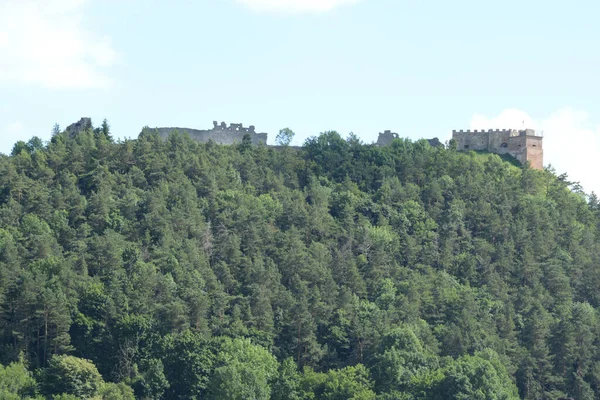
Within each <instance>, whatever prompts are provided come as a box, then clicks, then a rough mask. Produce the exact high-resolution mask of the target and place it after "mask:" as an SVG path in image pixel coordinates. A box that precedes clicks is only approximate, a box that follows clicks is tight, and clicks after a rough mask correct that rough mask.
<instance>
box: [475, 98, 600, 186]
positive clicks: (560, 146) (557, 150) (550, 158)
mask: <svg viewBox="0 0 600 400" xmlns="http://www.w3.org/2000/svg"><path fill="white" fill-rule="evenodd" d="M522 127H525V128H532V129H537V130H542V131H543V132H544V164H545V165H548V164H552V166H553V167H554V168H556V170H557V172H558V173H563V172H566V173H567V174H568V176H569V178H570V179H571V180H573V181H579V182H580V183H581V185H582V186H583V188H584V190H585V191H586V192H588V193H589V192H592V191H594V192H596V193H600V175H598V174H597V173H596V170H595V168H593V167H591V165H593V163H594V162H595V161H596V160H599V159H600V125H598V124H597V123H594V122H593V121H592V119H591V117H590V115H589V113H587V112H586V111H582V110H575V109H573V108H562V109H559V110H557V111H555V112H553V113H551V114H549V115H546V116H542V117H540V118H532V117H531V116H530V115H529V114H528V113H526V112H525V111H522V110H518V109H506V110H504V111H502V112H501V113H500V114H498V115H497V116H493V117H487V116H485V115H473V117H472V118H471V129H501V128H522Z"/></svg>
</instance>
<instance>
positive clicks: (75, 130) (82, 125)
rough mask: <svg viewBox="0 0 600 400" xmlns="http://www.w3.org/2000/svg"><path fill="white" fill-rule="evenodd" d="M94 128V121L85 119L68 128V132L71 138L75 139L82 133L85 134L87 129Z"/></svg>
mask: <svg viewBox="0 0 600 400" xmlns="http://www.w3.org/2000/svg"><path fill="white" fill-rule="evenodd" d="M91 128H92V119H91V118H87V117H83V118H81V119H80V120H79V121H78V122H75V123H74V124H71V125H69V126H67V129H66V132H67V133H68V134H69V137H71V138H73V137H75V136H77V135H78V134H79V133H80V132H83V131H85V130H87V129H91Z"/></svg>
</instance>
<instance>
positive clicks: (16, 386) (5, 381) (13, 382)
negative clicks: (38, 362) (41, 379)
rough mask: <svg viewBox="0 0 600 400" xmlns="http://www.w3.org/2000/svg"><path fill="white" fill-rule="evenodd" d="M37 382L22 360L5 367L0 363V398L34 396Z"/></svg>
mask: <svg viewBox="0 0 600 400" xmlns="http://www.w3.org/2000/svg"><path fill="white" fill-rule="evenodd" d="M36 390H37V383H36V381H35V379H33V377H32V375H31V373H30V372H29V371H27V368H26V367H25V364H24V363H23V361H19V362H16V363H12V364H10V365H8V366H6V367H4V366H2V365H0V398H2V399H3V400H20V399H31V398H33V396H35V394H36Z"/></svg>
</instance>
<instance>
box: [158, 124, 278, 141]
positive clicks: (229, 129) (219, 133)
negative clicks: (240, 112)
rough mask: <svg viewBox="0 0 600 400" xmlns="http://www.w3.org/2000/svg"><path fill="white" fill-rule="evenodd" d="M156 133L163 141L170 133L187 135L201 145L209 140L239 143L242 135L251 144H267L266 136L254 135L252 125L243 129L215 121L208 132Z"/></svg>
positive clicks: (166, 130)
mask: <svg viewBox="0 0 600 400" xmlns="http://www.w3.org/2000/svg"><path fill="white" fill-rule="evenodd" d="M156 131H157V132H158V134H159V135H160V136H161V137H162V138H164V139H166V138H168V137H169V134H170V133H171V132H174V131H177V132H179V133H184V134H188V135H190V137H191V138H192V139H194V140H197V141H199V142H202V143H207V142H208V141H209V140H212V141H214V142H216V143H218V144H234V143H240V142H241V141H242V139H243V138H244V135H249V136H250V140H251V141H252V144H267V134H266V133H256V129H255V128H254V125H250V126H249V127H248V128H244V127H243V126H242V124H230V125H229V126H227V124H226V123H225V122H221V124H218V123H217V121H213V129H209V130H199V129H189V128H156Z"/></svg>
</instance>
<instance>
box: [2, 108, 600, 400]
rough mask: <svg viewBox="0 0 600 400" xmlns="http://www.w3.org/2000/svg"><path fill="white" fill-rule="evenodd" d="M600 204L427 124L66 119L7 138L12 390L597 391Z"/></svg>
mask: <svg viewBox="0 0 600 400" xmlns="http://www.w3.org/2000/svg"><path fill="white" fill-rule="evenodd" d="M292 136H293V132H291V131H288V130H282V135H281V136H280V137H279V138H278V142H279V143H280V144H282V145H284V146H287V145H289V143H290V141H289V140H290V139H291V137H292ZM599 203H600V202H599V201H598V199H597V197H596V196H595V195H591V196H590V197H589V199H586V197H585V195H584V194H583V193H582V192H581V189H580V188H579V187H577V185H576V184H575V183H573V182H570V181H569V179H568V177H567V176H566V175H561V176H556V174H555V171H554V170H553V169H552V168H548V169H547V170H544V171H536V170H531V169H529V168H527V167H521V166H516V165H513V164H511V163H508V162H505V161H503V160H502V159H501V158H499V157H498V156H496V155H493V154H477V153H474V152H469V153H463V152H457V151H455V149H453V148H452V146H450V148H449V149H445V148H442V147H431V146H430V145H429V144H428V142H427V141H425V140H421V141H417V142H411V141H410V140H407V139H396V140H394V141H393V143H391V144H390V145H389V146H386V147H378V146H374V145H365V144H363V143H361V142H360V140H359V139H358V138H357V137H356V136H354V135H352V134H350V135H349V136H348V137H347V138H343V137H342V136H341V135H340V134H338V133H337V132H325V133H323V134H321V135H319V136H317V137H313V138H309V139H308V140H307V141H306V142H305V143H304V146H303V147H302V148H291V147H286V148H285V149H283V150H282V149H277V148H275V149H273V148H268V147H266V146H253V145H252V143H251V138H250V137H249V136H247V137H245V138H244V140H243V141H242V143H239V144H237V145H234V146H220V145H217V144H215V143H207V144H200V143H197V142H194V141H193V140H191V139H190V138H189V137H187V136H185V135H182V134H178V133H174V134H172V135H171V136H170V137H169V138H167V139H166V140H164V139H162V138H161V137H160V136H159V135H158V134H157V133H156V132H153V131H152V130H150V129H148V128H145V129H144V130H143V131H142V133H141V134H140V135H139V137H138V139H136V140H124V141H117V142H115V141H114V140H112V138H111V135H110V126H109V125H108V122H107V121H106V120H105V121H104V122H103V124H102V126H100V127H98V128H96V129H88V130H86V131H82V132H79V133H78V134H77V135H72V136H71V135H69V134H67V133H66V132H61V131H60V128H59V127H58V126H57V127H55V129H54V131H53V135H52V138H51V140H50V142H49V143H44V142H42V141H41V140H39V139H37V138H33V139H31V140H29V141H27V142H19V143H17V144H16V145H15V147H14V149H13V152H12V155H11V156H0V362H1V363H2V364H3V365H8V366H7V367H3V369H2V370H1V374H0V376H2V377H4V376H6V377H9V378H6V379H5V380H4V381H3V384H4V385H5V387H4V388H3V390H4V391H5V392H6V394H5V397H7V398H11V397H10V396H12V397H14V396H21V397H27V396H29V397H34V396H35V395H36V390H37V389H36V388H37V387H39V388H40V389H41V390H43V393H44V394H46V395H47V396H48V397H49V398H50V397H51V396H54V397H57V396H58V397H60V396H62V397H61V398H65V399H66V398H73V396H74V397H75V398H82V397H91V396H96V397H98V396H104V397H107V398H108V397H111V398H115V399H117V398H119V399H120V398H124V399H126V398H131V397H132V392H131V389H133V390H134V393H135V396H136V397H137V398H149V399H161V398H168V399H199V398H206V397H211V396H212V397H213V398H269V397H271V398H274V399H284V398H285V399H288V398H289V399H317V398H331V399H337V398H365V399H369V398H373V397H374V396H375V395H377V397H378V398H382V399H412V400H418V399H436V398H457V399H466V398H473V399H476V398H490V399H493V398H497V399H513V398H517V397H520V398H523V399H527V400H537V399H540V398H548V399H557V398H560V397H569V396H571V397H573V398H578V399H595V398H598V393H599V391H600V378H598V377H599V376H600V352H599V351H598V343H600V323H599V318H598V317H599V316H598V308H599V307H600V292H599V291H598V287H599V286H600V268H599V267H598V266H599V265H600V241H599V239H600V231H599V229H598V228H599V227H600V206H599ZM21 354H22V359H20V358H19V357H20V355H21ZM76 357H82V358H76ZM83 358H85V360H84V359H83ZM86 360H90V361H86ZM15 363H16V364H15ZM25 366H27V367H25ZM94 366H96V367H97V369H96V367H94ZM28 371H30V372H28ZM33 371H42V372H41V373H40V374H39V375H38V374H37V373H36V374H35V375H33V374H32V373H33ZM2 374H4V375H2ZM33 376H35V377H36V380H37V384H36V382H35V381H34V379H33ZM6 382H10V384H12V385H13V386H6V385H9V384H8V383H6ZM13 382H14V383H13ZM19 382H21V383H19ZM104 382H110V383H106V384H104ZM15 385H21V386H19V387H20V388H18V387H17V386H15ZM515 388H516V389H515ZM515 390H518V392H516V391H515ZM9 393H10V394H9ZM15 393H17V394H15ZM444 396H446V397H444ZM58 397H57V398H58Z"/></svg>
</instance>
